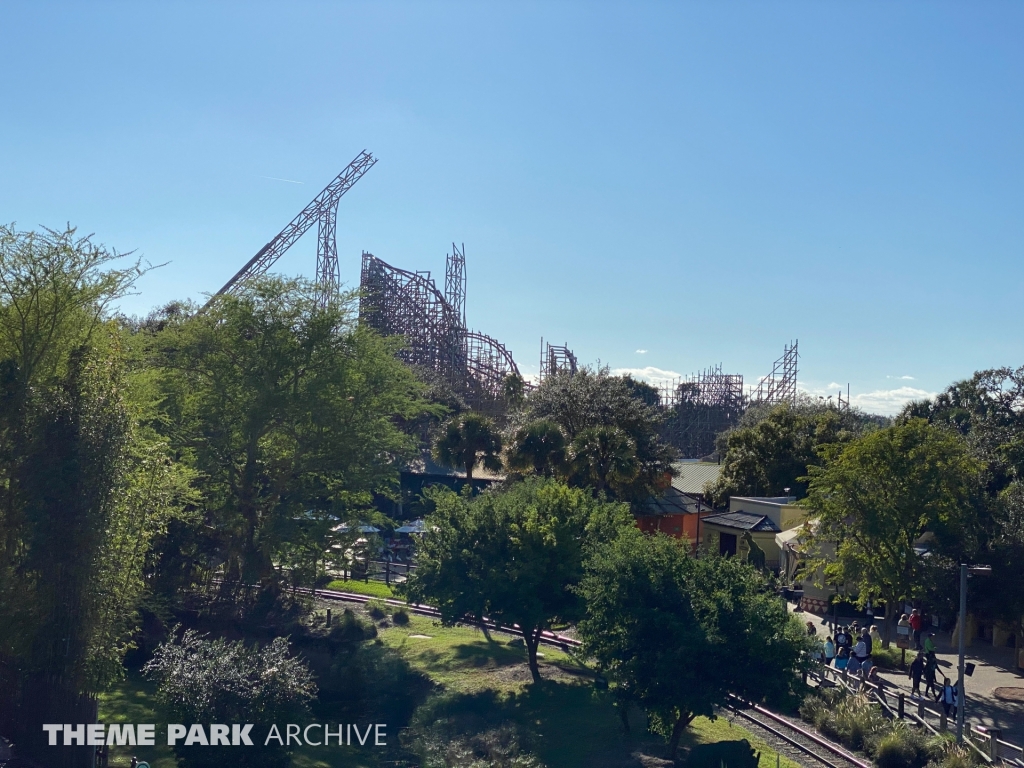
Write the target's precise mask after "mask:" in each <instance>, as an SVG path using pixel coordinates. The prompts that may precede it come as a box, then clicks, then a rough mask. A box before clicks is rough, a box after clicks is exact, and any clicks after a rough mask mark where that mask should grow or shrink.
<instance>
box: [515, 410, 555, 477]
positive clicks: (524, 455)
mask: <svg viewBox="0 0 1024 768" xmlns="http://www.w3.org/2000/svg"><path fill="white" fill-rule="evenodd" d="M566 447H567V446H566V440H565V435H564V434H563V433H562V430H561V429H560V428H559V426H558V425H557V424H555V423H554V422H553V421H548V420H546V419H541V420H540V421H534V422H531V423H530V424H527V425H526V426H525V427H521V428H520V429H518V430H517V431H516V433H515V435H514V436H513V439H512V444H511V445H510V446H509V447H508V456H507V459H506V463H507V464H508V467H509V469H511V470H512V471H514V472H521V473H524V474H525V473H529V472H533V473H534V474H537V475H542V476H544V477H552V476H553V475H555V474H557V473H560V472H561V471H562V470H563V469H564V468H565V464H566V461H567V459H568V455H567V451H566Z"/></svg>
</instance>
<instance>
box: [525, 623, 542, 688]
mask: <svg viewBox="0 0 1024 768" xmlns="http://www.w3.org/2000/svg"><path fill="white" fill-rule="evenodd" d="M540 633H541V628H540V627H537V628H536V629H523V640H524V641H525V642H526V653H527V663H528V664H529V665H530V674H531V675H532V676H533V682H535V683H539V682H540V665H539V664H538V663H537V646H539V645H540Z"/></svg>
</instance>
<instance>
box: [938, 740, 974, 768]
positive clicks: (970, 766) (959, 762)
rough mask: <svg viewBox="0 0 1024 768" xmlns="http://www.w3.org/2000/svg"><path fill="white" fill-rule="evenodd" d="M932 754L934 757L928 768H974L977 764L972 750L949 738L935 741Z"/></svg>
mask: <svg viewBox="0 0 1024 768" xmlns="http://www.w3.org/2000/svg"><path fill="white" fill-rule="evenodd" d="M933 752H934V755H935V757H934V759H933V760H932V762H931V763H929V764H928V768H974V767H975V766H976V765H978V763H979V759H978V757H977V756H976V754H975V753H974V752H973V750H971V749H970V748H969V747H967V746H963V745H960V744H957V743H956V742H955V741H953V739H952V738H949V737H946V738H943V737H939V738H937V739H935V740H934V743H933Z"/></svg>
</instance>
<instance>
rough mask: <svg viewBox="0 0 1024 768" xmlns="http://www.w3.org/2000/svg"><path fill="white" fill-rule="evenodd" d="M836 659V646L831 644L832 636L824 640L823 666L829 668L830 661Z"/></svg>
mask: <svg viewBox="0 0 1024 768" xmlns="http://www.w3.org/2000/svg"><path fill="white" fill-rule="evenodd" d="M835 657H836V644H835V643H834V642H832V636H831V635H829V636H828V637H826V638H825V666H826V667H831V666H832V661H833V660H834V659H835Z"/></svg>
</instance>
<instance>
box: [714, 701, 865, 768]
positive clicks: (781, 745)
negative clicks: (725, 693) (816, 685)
mask: <svg viewBox="0 0 1024 768" xmlns="http://www.w3.org/2000/svg"><path fill="white" fill-rule="evenodd" d="M726 712H727V716H728V717H729V720H730V721H731V722H734V723H736V724H737V725H739V726H742V727H743V728H746V729H747V730H749V731H750V732H751V733H755V734H757V736H758V737H759V738H761V739H763V740H764V742H765V743H766V744H768V745H769V746H770V747H771V748H772V749H774V750H775V751H776V752H778V753H779V754H782V755H785V756H786V757H788V758H789V759H790V760H792V761H793V762H795V763H797V764H799V765H802V766H806V768H823V766H825V765H829V764H830V765H833V766H836V767H837V768H860V766H858V765H857V764H856V763H852V762H850V761H849V760H847V759H846V758H844V757H842V756H840V755H837V754H834V753H832V752H829V751H828V750H827V749H825V748H824V747H822V746H820V745H819V744H816V743H815V742H813V741H811V740H810V739H808V738H807V737H805V736H804V735H803V734H801V733H799V732H798V731H795V730H791V729H789V728H787V727H786V726H785V725H783V724H781V723H778V722H775V721H774V720H770V719H769V718H767V717H765V716H764V715H762V714H760V713H758V712H756V711H754V710H750V709H745V710H743V715H749V717H750V718H753V720H750V719H748V718H747V717H744V716H743V715H740V714H737V713H736V712H735V711H729V710H726ZM776 714H777V713H776ZM780 717H783V719H784V720H785V721H786V722H791V721H792V722H793V723H794V724H795V725H798V726H799V727H801V728H803V729H804V730H810V731H813V730H814V729H813V727H809V726H808V725H807V724H806V723H803V722H801V721H799V720H793V719H792V718H789V717H785V716H782V715H780ZM757 723H763V724H764V725H766V726H770V727H772V728H775V729H776V730H778V731H782V732H783V733H785V734H786V736H788V737H789V738H791V739H793V741H795V742H797V743H798V744H800V745H801V746H804V747H806V748H807V749H808V750H810V751H811V752H812V753H813V754H814V755H815V756H817V758H818V759H815V758H814V757H811V755H808V754H807V753H806V752H803V751H802V750H800V749H797V748H796V747H795V746H793V745H792V744H790V743H789V742H787V741H785V740H783V739H780V738H779V737H778V736H776V735H775V734H774V733H772V732H771V731H769V730H768V729H767V728H764V727H761V726H760V725H757ZM816 735H818V736H820V734H816ZM855 757H858V759H860V758H861V756H860V755H855Z"/></svg>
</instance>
